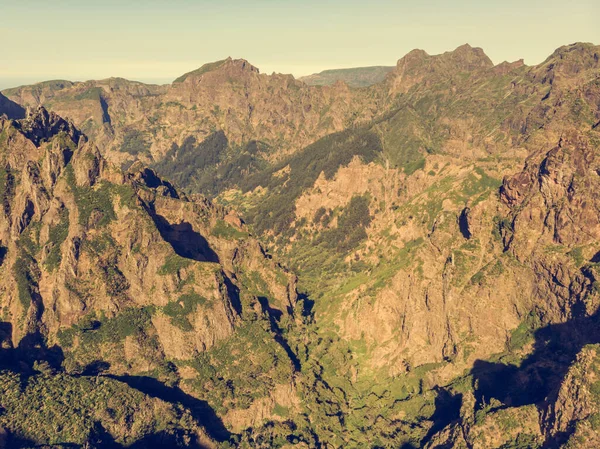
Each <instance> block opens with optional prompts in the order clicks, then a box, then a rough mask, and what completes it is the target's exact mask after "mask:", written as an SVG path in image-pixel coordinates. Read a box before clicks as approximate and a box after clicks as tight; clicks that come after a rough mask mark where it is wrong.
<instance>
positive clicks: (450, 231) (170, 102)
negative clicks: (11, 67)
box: [0, 44, 600, 448]
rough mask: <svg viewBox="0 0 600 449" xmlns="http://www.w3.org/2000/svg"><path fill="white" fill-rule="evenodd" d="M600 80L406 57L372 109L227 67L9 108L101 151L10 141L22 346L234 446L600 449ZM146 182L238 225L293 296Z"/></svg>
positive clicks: (446, 57) (14, 298) (593, 59)
mask: <svg viewBox="0 0 600 449" xmlns="http://www.w3.org/2000/svg"><path fill="white" fill-rule="evenodd" d="M598 54H599V51H598V47H595V46H593V45H588V44H575V45H570V46H567V47H562V48H560V49H558V50H557V51H556V52H554V53H553V54H552V55H551V56H550V57H549V58H548V59H547V60H546V61H545V62H544V63H542V64H540V65H538V66H534V67H526V66H524V65H523V64H522V62H518V61H517V62H515V63H502V64H499V65H497V66H493V65H492V63H491V62H490V60H489V59H488V58H487V57H486V56H485V54H484V53H483V52H482V51H481V49H477V48H472V47H470V46H462V47H459V48H458V49H456V50H455V51H453V52H448V53H445V54H442V55H435V56H431V55H427V54H426V53H425V52H423V51H418V50H416V51H413V52H411V53H409V54H408V55H406V56H405V57H404V58H402V59H400V60H399V62H398V64H397V66H396V68H395V69H394V70H393V71H391V72H390V73H389V74H388V75H387V77H386V79H385V80H384V81H383V82H381V83H379V84H376V85H373V86H371V87H369V88H367V89H358V90H354V89H349V88H348V87H346V86H344V85H342V84H337V85H334V86H332V87H323V88H315V87H308V86H305V85H304V84H302V83H300V82H298V81H296V80H294V79H293V78H292V77H289V76H283V75H272V76H266V75H262V74H260V73H259V72H258V70H257V69H256V68H254V67H253V66H251V65H250V64H248V63H247V62H246V61H243V60H229V59H228V60H224V61H219V62H217V63H214V64H210V65H207V66H204V67H202V68H200V69H198V70H196V71H194V72H190V73H189V74H186V75H184V76H182V77H181V78H180V79H178V80H176V81H175V82H174V83H173V84H172V85H170V86H145V85H142V84H140V83H130V82H126V81H124V80H108V81H101V82H88V83H75V84H73V83H63V82H54V83H46V84H42V85H37V86H30V87H25V88H21V89H18V90H11V91H9V92H7V95H8V96H9V97H10V98H12V99H14V100H16V101H17V100H18V101H22V102H23V103H24V104H28V103H31V104H37V102H40V101H41V102H44V103H46V104H50V105H51V106H52V107H53V108H56V110H59V111H65V112H68V111H73V113H74V114H81V115H77V116H76V117H77V119H76V121H75V122H76V124H81V126H82V127H83V128H84V130H85V131H89V132H90V133H91V135H93V136H95V138H96V145H98V148H97V147H96V146H95V144H93V143H92V142H91V141H87V139H86V138H85V137H83V136H82V135H81V132H80V131H78V128H75V127H74V126H73V125H72V124H71V123H70V122H68V121H65V120H62V119H60V118H59V117H58V116H56V115H54V114H53V113H47V112H46V111H45V110H43V109H42V110H39V111H38V112H36V113H35V114H34V115H33V116H31V117H29V118H28V119H25V120H24V121H16V122H14V121H8V120H5V121H3V122H2V123H3V125H2V126H3V128H2V129H3V131H2V134H1V135H0V148H4V149H5V150H4V151H3V152H2V157H3V159H2V167H4V171H3V172H1V173H3V175H2V176H3V178H2V179H4V181H3V183H2V185H4V188H3V190H2V195H3V196H2V198H3V204H4V209H3V211H4V212H3V215H2V217H3V219H2V221H0V231H1V233H0V238H1V240H2V243H1V245H2V247H3V248H4V249H3V250H2V251H3V252H2V253H1V254H2V267H0V269H1V270H4V271H5V272H7V273H14V277H13V278H8V280H6V281H5V282H3V284H2V287H1V288H2V295H3V296H2V304H3V305H4V306H5V307H4V309H3V310H4V313H5V315H4V316H5V321H7V322H10V323H11V329H12V330H11V334H12V341H13V342H14V344H15V345H17V346H20V345H25V344H27V343H28V342H35V344H37V345H38V346H40V347H52V345H56V346H57V347H60V348H63V351H64V354H63V356H64V360H63V363H62V366H63V367H64V368H65V369H66V370H67V372H70V373H72V374H77V373H93V372H97V371H98V370H100V371H104V372H106V373H107V375H111V376H117V377H118V378H119V379H121V380H124V379H128V382H130V383H132V384H134V385H137V386H138V387H139V388H141V389H142V391H148V390H145V388H147V385H145V386H144V385H141V384H140V383H139V382H140V380H139V379H137V380H136V379H131V378H129V377H128V376H134V377H136V378H140V377H145V378H148V377H151V378H154V379H156V380H157V381H158V382H160V383H161V385H162V386H163V387H166V388H174V389H176V390H167V392H169V393H171V392H174V391H177V392H178V393H177V394H180V393H184V394H185V395H189V397H188V396H185V398H187V400H190V397H191V398H193V399H196V400H200V401H206V404H208V405H209V406H210V407H212V409H213V411H214V414H215V415H216V416H218V417H219V418H220V419H221V420H222V423H221V424H222V426H218V425H215V424H214V422H213V421H211V420H210V419H209V420H208V421H207V423H208V424H206V423H204V422H202V421H201V420H200V422H201V423H202V424H204V425H205V427H206V428H207V429H208V431H209V434H210V435H211V436H212V437H213V438H214V439H220V440H224V439H227V438H226V437H227V435H228V434H227V432H234V433H235V434H236V435H233V436H232V439H231V440H230V441H233V442H234V444H235V445H238V446H241V447H273V446H279V447H281V446H285V445H286V444H298V445H300V447H302V446H303V445H304V446H308V447H319V446H320V445H321V446H320V447H323V446H324V445H327V446H328V447H364V446H366V445H371V444H377V445H378V446H381V447H398V446H399V445H402V444H406V445H413V446H415V447H431V448H433V447H440V446H441V447H457V448H458V447H481V448H484V447H509V446H507V445H513V446H515V445H516V447H519V445H520V447H539V446H542V445H545V447H546V446H547V447H559V446H561V445H565V444H566V445H567V447H575V446H576V445H577V444H579V443H578V442H579V441H580V440H581V441H583V439H585V438H588V437H589V438H591V440H590V441H595V440H594V439H593V438H592V437H591V434H592V433H594V430H595V427H594V426H596V418H595V414H596V411H597V410H596V405H595V402H594V401H595V399H594V398H593V397H592V396H593V394H595V393H594V391H595V390H594V388H595V387H594V385H595V380H596V379H595V374H594V373H595V368H594V366H595V362H594V361H593V360H595V358H596V355H595V351H596V349H597V348H596V345H597V344H598V342H600V335H598V331H597V328H598V326H597V310H598V305H599V300H600V299H599V296H598V284H597V279H598V273H597V271H598V267H597V264H598V261H599V260H598V259H599V256H598V253H599V252H600V247H599V246H598V237H599V235H598V233H599V232H600V226H599V222H598V221H599V218H598V210H600V204H597V199H596V196H597V195H596V192H597V191H598V189H599V188H600V185H598V182H599V178H598V172H599V171H600V166H599V165H598V154H599V153H598V152H599V151H600V147H599V143H600V134H599V133H600V128H599V126H598V123H600V83H599V73H600V65H599V62H598V61H599V58H598ZM32 102H34V103H32ZM94 108H95V109H94ZM94 111H95V112H94ZM94 114H96V115H94ZM334 131H335V132H334ZM134 159H139V160H146V161H150V160H152V159H154V160H155V168H156V170H157V172H158V173H167V174H168V175H169V176H172V177H173V179H175V180H176V182H177V183H178V184H180V185H182V186H184V187H185V190H186V191H187V192H200V193H202V192H205V191H206V192H207V193H209V194H211V195H213V196H215V197H216V203H215V204H219V203H220V204H226V205H227V206H228V207H230V206H233V207H234V208H236V209H237V210H239V211H240V213H241V215H240V216H243V217H244V218H245V219H247V220H248V221H249V222H250V223H251V224H252V229H254V230H255V231H256V232H257V235H258V236H259V237H260V239H261V241H262V242H263V244H264V245H267V246H268V247H269V248H270V250H271V251H272V252H273V253H274V254H276V256H277V257H278V259H279V260H282V261H285V263H286V264H287V265H289V266H290V267H291V269H293V271H294V272H295V273H297V274H298V276H299V288H300V290H301V291H303V292H304V293H303V294H302V295H299V296H298V295H296V284H295V282H296V278H295V277H294V276H293V275H292V274H290V273H288V272H287V271H286V270H284V269H282V268H281V267H280V266H278V265H277V264H276V263H275V262H274V261H273V260H272V259H271V258H270V256H268V255H267V254H266V252H265V251H264V250H263V246H261V244H259V243H258V242H257V240H255V239H254V238H253V237H252V236H250V235H249V231H248V228H246V226H245V225H244V224H243V223H242V222H241V219H240V218H239V217H238V216H237V215H236V214H234V213H233V212H231V211H229V209H225V208H223V207H221V206H217V205H215V204H213V203H211V202H210V201H208V200H206V199H205V198H204V197H202V196H196V195H193V194H191V193H190V194H184V193H182V190H179V189H178V188H175V187H174V186H173V185H171V184H170V183H168V182H167V181H164V180H163V179H162V178H161V177H159V176H158V175H157V174H156V173H155V172H154V171H152V170H149V169H145V168H143V166H142V165H141V164H140V163H139V162H138V163H134V164H133V165H130V164H131V163H132V162H133V160H134ZM107 160H110V161H116V162H119V163H121V162H125V161H128V163H127V165H130V166H129V168H128V170H127V171H126V172H122V171H121V170H118V169H116V168H115V167H114V166H113V165H111V163H110V162H107ZM33 336H35V339H34V337H33ZM21 342H23V343H21ZM107 364H108V365H110V366H107ZM164 397H166V396H163V398H164ZM178 397H183V396H178ZM183 403H184V404H190V405H191V406H192V409H193V407H198V409H200V410H203V411H204V412H206V410H207V409H206V404H198V403H196V402H193V401H192V402H191V403H190V402H186V401H183ZM192 411H193V410H192ZM202 416H204V415H202ZM211 422H212V424H210V423H211ZM223 426H224V427H223ZM211 432H212V433H211ZM223 435H225V436H223ZM232 444H233V443H232ZM503 445H504V446H503ZM568 445H571V446H568ZM511 447H512V446H511Z"/></svg>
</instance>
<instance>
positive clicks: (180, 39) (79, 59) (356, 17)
mask: <svg viewBox="0 0 600 449" xmlns="http://www.w3.org/2000/svg"><path fill="white" fill-rule="evenodd" d="M599 18H600V1H599V0H570V1H568V2H567V1H564V0H544V1H541V0H503V1H495V0H494V1H491V0H478V1H475V0H446V1H442V0H420V1H416V0H410V1H409V0H395V1H393V0H370V1H357V0H304V1H297V0H289V1H288V0H219V1H214V0H195V1H193V0H143V1H142V0H126V1H125V0H102V1H98V0H53V1H48V0H43V1H42V0H17V1H15V0H0V42H2V47H1V48H2V50H1V51H0V89H4V88H8V87H14V86H18V85H22V84H31V83H33V82H38V81H44V80H49V79H68V80H72V81H83V80H88V79H103V78H108V77H111V76H119V77H123V78H128V79H134V80H139V81H144V82H152V83H169V82H171V81H172V80H173V79H175V78H177V77H178V76H179V75H181V74H183V73H186V72H188V71H191V70H194V69H196V68H198V67H200V66H201V65H202V64H204V63H206V62H211V61H215V60H220V59H224V58H226V57H227V56H231V57H233V58H244V59H247V60H248V61H250V63H251V64H253V65H255V66H256V67H258V68H259V69H260V71H261V72H262V73H272V72H279V73H292V74H293V75H295V76H302V75H308V74H311V73H315V72H319V71H321V70H325V69H331V68H344V67H364V66H371V65H394V64H395V63H396V61H397V60H398V59H399V58H401V57H402V56H403V55H404V54H406V53H408V52H409V51H410V50H412V49H414V48H421V49H423V50H425V51H427V52H428V53H430V54H438V53H442V52H444V51H449V50H453V49H454V48H456V47H458V46H459V45H462V44H464V43H469V44H470V45H472V46H474V47H482V48H483V49H484V51H485V52H486V54H487V55H488V56H489V57H490V58H491V59H492V61H494V62H495V63H499V62H502V61H504V60H508V61H514V60H517V59H521V58H523V59H524V60H525V63H526V64H530V65H532V64H537V63H540V62H542V61H543V60H544V59H546V57H548V56H549V55H550V54H551V53H552V52H553V51H554V50H555V49H556V48H558V47H560V46H561V45H566V44H570V43H573V42H593V43H595V44H600V23H599V22H598V19H599Z"/></svg>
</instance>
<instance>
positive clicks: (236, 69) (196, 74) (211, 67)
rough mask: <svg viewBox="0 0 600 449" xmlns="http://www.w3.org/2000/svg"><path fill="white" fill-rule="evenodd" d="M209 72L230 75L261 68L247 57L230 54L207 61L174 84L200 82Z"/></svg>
mask: <svg viewBox="0 0 600 449" xmlns="http://www.w3.org/2000/svg"><path fill="white" fill-rule="evenodd" d="M209 73H212V74H218V73H223V74H227V75H229V76H231V75H234V74H237V75H238V76H239V75H241V74H244V73H256V74H258V73H259V70H258V69H257V68H256V67H254V66H253V65H252V64H250V63H249V62H248V61H246V60H245V59H233V58H232V57H231V56H228V57H227V58H226V59H222V60H220V61H215V62H209V63H206V64H204V65H202V66H201V67H200V68H198V69H196V70H193V71H191V72H188V73H186V74H184V75H182V76H180V77H179V78H177V79H176V80H175V81H173V84H179V83H184V82H188V83H189V82H198V81H199V80H200V79H201V78H203V77H204V76H205V75H207V74H209Z"/></svg>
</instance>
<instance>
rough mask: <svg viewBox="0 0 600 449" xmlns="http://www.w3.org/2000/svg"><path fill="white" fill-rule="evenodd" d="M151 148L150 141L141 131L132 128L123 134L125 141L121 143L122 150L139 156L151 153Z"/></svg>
mask: <svg viewBox="0 0 600 449" xmlns="http://www.w3.org/2000/svg"><path fill="white" fill-rule="evenodd" d="M149 150H150V142H148V140H147V139H146V137H145V136H144V134H143V133H142V132H141V131H138V130H137V129H130V130H128V131H127V132H126V133H125V135H124V136H123V143H122V144H121V151H122V152H124V153H129V154H131V155H133V156H138V155H141V154H149Z"/></svg>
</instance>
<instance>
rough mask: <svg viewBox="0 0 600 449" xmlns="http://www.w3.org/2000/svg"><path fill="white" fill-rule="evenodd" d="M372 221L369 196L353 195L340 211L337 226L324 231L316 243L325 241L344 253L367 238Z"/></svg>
mask: <svg viewBox="0 0 600 449" xmlns="http://www.w3.org/2000/svg"><path fill="white" fill-rule="evenodd" d="M370 223H371V215H370V213H369V198H368V197H366V196H353V197H352V199H351V200H350V201H349V202H348V204H347V205H346V207H344V209H343V210H342V212H341V213H340V215H339V217H338V222H337V227H336V228H334V229H328V230H325V231H323V232H322V233H321V234H320V235H319V237H318V238H317V239H316V243H317V244H319V243H323V244H324V245H325V246H327V247H329V248H331V249H334V250H336V251H339V252H342V253H344V252H347V251H349V250H351V249H354V248H355V247H356V246H357V245H358V244H359V243H360V242H361V241H363V240H364V239H366V238H367V232H366V231H365V229H366V228H367V227H368V226H369V224H370Z"/></svg>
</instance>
